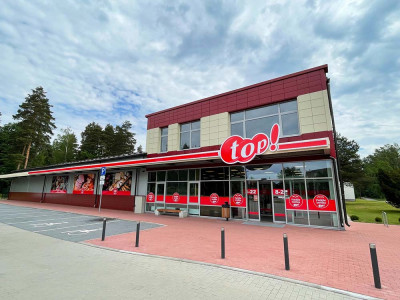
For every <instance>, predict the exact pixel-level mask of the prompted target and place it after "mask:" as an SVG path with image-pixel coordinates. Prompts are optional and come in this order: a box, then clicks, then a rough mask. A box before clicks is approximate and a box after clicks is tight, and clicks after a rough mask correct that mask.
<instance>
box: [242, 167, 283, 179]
mask: <svg viewBox="0 0 400 300" xmlns="http://www.w3.org/2000/svg"><path fill="white" fill-rule="evenodd" d="M282 177H283V176H282V165H281V164H269V165H258V166H247V167H246V178H247V179H258V180H262V179H264V180H265V179H282Z"/></svg>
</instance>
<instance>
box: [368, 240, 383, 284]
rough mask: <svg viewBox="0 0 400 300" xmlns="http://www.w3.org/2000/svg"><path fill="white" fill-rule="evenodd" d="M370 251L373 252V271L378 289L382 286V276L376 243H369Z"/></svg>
mask: <svg viewBox="0 0 400 300" xmlns="http://www.w3.org/2000/svg"><path fill="white" fill-rule="evenodd" d="M369 252H370V253H371V263H372V272H373V273H374V283H375V287H376V288H377V289H380V288H381V277H380V276H379V266H378V257H377V255H376V245H375V244H373V243H370V244H369Z"/></svg>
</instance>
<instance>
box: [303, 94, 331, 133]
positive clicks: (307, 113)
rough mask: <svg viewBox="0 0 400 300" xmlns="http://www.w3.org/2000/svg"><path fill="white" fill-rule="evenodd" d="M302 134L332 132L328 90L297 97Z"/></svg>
mask: <svg viewBox="0 0 400 300" xmlns="http://www.w3.org/2000/svg"><path fill="white" fill-rule="evenodd" d="M297 104H298V111H299V123H300V133H301V134H305V133H312V132H318V131H328V130H332V119H331V116H330V111H329V99H328V92H327V90H323V91H318V92H315V93H310V94H305V95H301V96H299V97H297Z"/></svg>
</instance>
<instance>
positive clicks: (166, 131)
mask: <svg viewBox="0 0 400 300" xmlns="http://www.w3.org/2000/svg"><path fill="white" fill-rule="evenodd" d="M164 135H168V127H164V128H161V136H164Z"/></svg>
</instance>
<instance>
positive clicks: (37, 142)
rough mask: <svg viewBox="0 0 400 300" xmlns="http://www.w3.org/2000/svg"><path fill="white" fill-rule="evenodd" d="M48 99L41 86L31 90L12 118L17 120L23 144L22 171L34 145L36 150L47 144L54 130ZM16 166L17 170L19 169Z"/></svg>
mask: <svg viewBox="0 0 400 300" xmlns="http://www.w3.org/2000/svg"><path fill="white" fill-rule="evenodd" d="M51 107H52V105H50V104H49V99H47V97H46V92H45V91H44V90H43V88H42V87H41V86H39V87H37V88H36V89H34V90H32V94H28V96H27V97H26V98H25V102H23V103H22V104H21V105H20V106H19V109H18V111H17V114H16V115H14V116H13V118H14V119H15V120H19V123H18V124H19V126H20V128H21V131H22V135H21V141H22V144H23V151H22V155H23V156H24V157H25V163H24V169H26V167H27V165H28V161H29V156H30V152H31V148H32V146H33V145H34V146H35V147H37V148H40V147H41V146H43V145H45V144H48V143H49V142H50V137H51V135H52V134H53V129H55V128H56V125H55V124H54V122H53V121H54V120H55V119H54V118H53V116H52V111H51V110H50V108H51ZM19 167H20V165H18V167H17V169H19Z"/></svg>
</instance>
